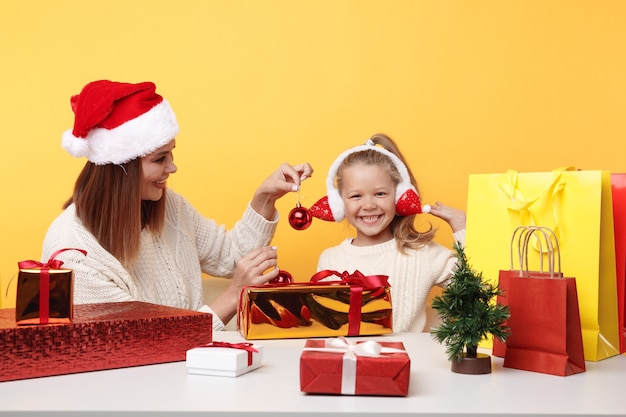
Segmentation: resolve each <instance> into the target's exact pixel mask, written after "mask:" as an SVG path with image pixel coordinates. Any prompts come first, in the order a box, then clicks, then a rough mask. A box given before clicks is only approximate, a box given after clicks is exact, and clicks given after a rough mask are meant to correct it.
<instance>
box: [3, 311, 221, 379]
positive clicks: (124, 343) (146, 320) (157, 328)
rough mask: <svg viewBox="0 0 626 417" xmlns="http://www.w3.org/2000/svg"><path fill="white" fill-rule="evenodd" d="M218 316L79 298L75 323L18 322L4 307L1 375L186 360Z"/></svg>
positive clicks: (14, 376) (16, 376)
mask: <svg viewBox="0 0 626 417" xmlns="http://www.w3.org/2000/svg"><path fill="white" fill-rule="evenodd" d="M212 320H213V316H212V315H211V314H208V313H200V312H196V311H190V310H185V309H180V308H173V307H167V306H162V305H156V304H150V303H143V302H138V301H129V302H120V303H104V304H77V305H75V306H74V320H73V321H72V322H71V323H62V324H47V325H31V326H18V325H17V324H16V322H15V309H1V310H0V346H1V349H2V354H1V355H0V381H11V380H16V379H26V378H35V377H42V376H50V375H62V374H71V373H77V372H86V371H97V370H103V369H114V368H125V367H130V366H137V365H149V364H155V363H164V362H176V361H184V360H185V355H186V352H187V350H189V349H191V348H193V347H196V346H199V345H202V344H205V343H209V342H211V341H212V335H213V334H212V330H213V327H212Z"/></svg>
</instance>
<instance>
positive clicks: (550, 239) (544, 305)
mask: <svg viewBox="0 0 626 417" xmlns="http://www.w3.org/2000/svg"><path fill="white" fill-rule="evenodd" d="M546 231H549V229H547V228H543V227H531V228H530V229H528V231H527V234H526V236H527V237H526V238H525V242H526V243H525V245H524V246H523V250H524V253H525V254H527V253H528V251H529V247H530V245H531V243H530V241H529V240H528V237H529V236H532V235H535V234H537V233H543V234H544V237H545V240H544V245H545V246H544V247H545V248H547V249H546V250H547V255H548V260H549V261H550V262H554V261H555V259H559V261H558V262H559V264H560V258H559V247H558V242H557V241H556V239H555V238H554V234H552V233H549V232H548V233H547V232H546ZM540 241H541V238H540V239H537V242H540ZM539 251H540V252H541V255H540V256H543V248H541V247H540V248H539ZM526 256H528V255H526ZM553 266H554V264H553V265H552V266H551V267H550V271H554V273H553V274H551V275H549V276H546V275H545V274H540V275H535V274H528V275H527V276H522V277H520V276H511V277H509V280H508V296H507V301H508V306H509V312H510V314H511V316H510V318H509V321H508V325H509V328H510V329H511V334H510V336H509V337H508V339H507V341H506V351H505V353H504V363H503V366H504V367H506V368H515V369H521V370H525V371H532V372H541V373H546V374H552V375H559V376H567V375H573V374H576V373H579V372H584V371H585V354H584V348H583V338H582V331H581V322H580V311H579V307H578V292H577V289H576V279H575V278H566V277H563V275H562V274H561V272H560V266H559V267H558V269H557V270H556V271H555V270H554V268H553Z"/></svg>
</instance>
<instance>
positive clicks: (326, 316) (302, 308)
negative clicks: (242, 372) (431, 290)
mask: <svg viewBox="0 0 626 417" xmlns="http://www.w3.org/2000/svg"><path fill="white" fill-rule="evenodd" d="M387 280H388V277H387V276H385V275H369V276H365V275H363V274H361V273H360V272H359V271H355V272H354V273H348V272H343V273H339V272H337V271H330V270H324V271H320V272H318V273H317V274H315V275H314V276H313V277H312V278H311V280H310V281H309V282H303V283H294V282H281V283H270V284H266V285H260V286H246V287H243V288H242V289H241V292H240V296H239V304H238V318H237V325H238V329H239V331H240V333H241V334H242V335H243V337H245V338H246V339H288V338H309V337H335V336H363V335H379V334H385V333H391V332H392V304H391V289H390V286H389V284H388V282H387Z"/></svg>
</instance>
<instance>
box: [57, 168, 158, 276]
mask: <svg viewBox="0 0 626 417" xmlns="http://www.w3.org/2000/svg"><path fill="white" fill-rule="evenodd" d="M142 179H143V170H142V167H141V158H136V159H134V160H132V161H130V162H127V163H126V164H124V165H113V164H107V165H96V164H94V163H92V162H87V163H86V164H85V166H84V167H83V170H82V171H81V173H80V175H79V176H78V178H77V179H76V183H75V185H74V193H73V195H72V197H71V198H70V199H69V200H68V201H66V202H65V204H64V205H63V207H64V208H67V207H68V206H69V205H70V204H72V203H74V205H75V206H76V215H77V216H78V218H79V219H80V220H81V222H82V223H83V225H84V226H85V228H87V230H89V231H90V232H91V234H93V235H94V236H95V238H96V239H97V240H98V243H100V245H101V246H102V247H103V248H104V249H106V250H107V251H108V252H109V253H110V254H111V255H113V256H114V257H116V258H117V259H118V260H119V261H120V263H121V264H122V265H124V267H129V266H130V265H131V264H132V263H133V262H134V261H135V260H136V259H137V257H138V256H139V250H140V244H141V231H142V230H143V229H144V228H148V229H149V230H150V231H151V232H153V233H160V232H161V230H162V229H163V225H164V223H165V197H166V195H165V192H164V194H163V197H162V198H161V199H160V200H159V201H147V200H146V201H144V200H142V199H141V181H142Z"/></svg>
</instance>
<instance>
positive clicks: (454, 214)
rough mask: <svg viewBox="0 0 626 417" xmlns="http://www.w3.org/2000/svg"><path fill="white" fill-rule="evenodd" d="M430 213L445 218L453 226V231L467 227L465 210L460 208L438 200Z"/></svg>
mask: <svg viewBox="0 0 626 417" xmlns="http://www.w3.org/2000/svg"><path fill="white" fill-rule="evenodd" d="M430 214H432V215H433V216H436V217H439V218H440V219H442V220H445V221H446V223H448V224H449V225H450V227H451V228H452V232H453V233H454V232H458V231H459V230H463V229H465V223H466V218H465V211H463V210H459V209H456V208H453V207H448V206H446V205H445V204H443V203H440V202H439V201H437V202H436V203H435V204H434V205H432V206H431V208H430Z"/></svg>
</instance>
